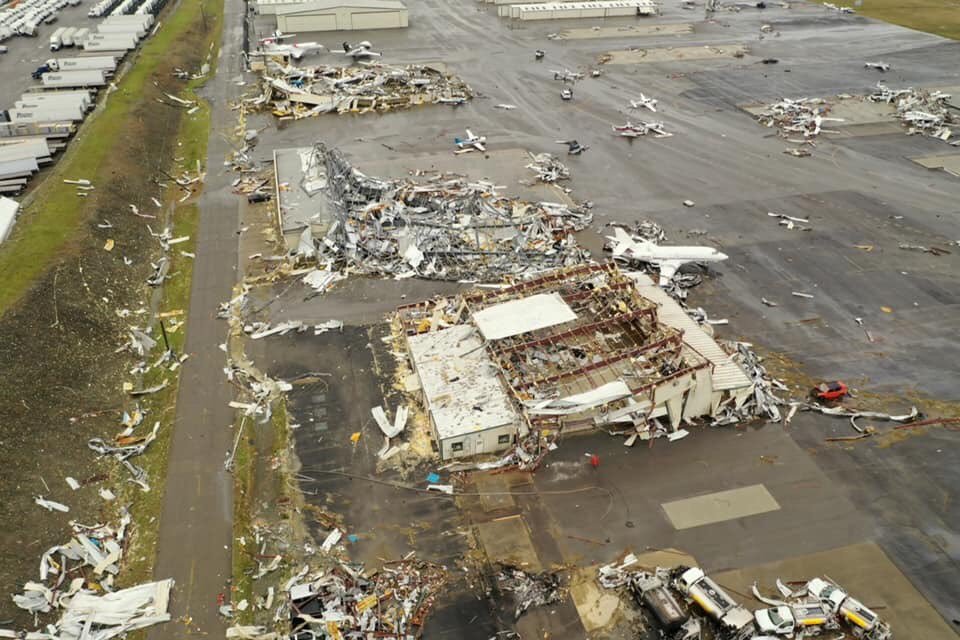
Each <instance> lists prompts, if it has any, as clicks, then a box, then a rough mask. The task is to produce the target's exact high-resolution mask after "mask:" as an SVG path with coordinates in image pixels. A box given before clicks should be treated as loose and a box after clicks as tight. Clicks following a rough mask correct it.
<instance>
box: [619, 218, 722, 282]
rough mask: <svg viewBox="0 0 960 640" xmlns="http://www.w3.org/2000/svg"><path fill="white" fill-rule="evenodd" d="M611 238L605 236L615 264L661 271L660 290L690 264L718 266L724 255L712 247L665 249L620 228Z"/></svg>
mask: <svg viewBox="0 0 960 640" xmlns="http://www.w3.org/2000/svg"><path fill="white" fill-rule="evenodd" d="M613 232H614V235H612V236H607V239H608V240H609V241H610V252H611V253H612V254H613V258H614V260H619V261H623V262H646V263H649V264H652V265H653V266H655V267H657V268H658V269H660V286H661V287H662V286H665V285H667V284H669V283H670V280H672V279H673V276H674V274H675V273H676V272H677V270H678V269H679V268H680V267H682V266H683V265H685V264H687V263H689V262H721V261H723V260H726V259H727V254H725V253H721V252H720V251H717V250H716V249H714V248H712V247H665V246H662V245H659V244H655V243H653V242H650V241H649V240H644V239H643V238H640V237H638V236H632V235H630V234H629V233H627V232H626V231H625V230H624V229H623V228H621V227H615V228H614V230H613Z"/></svg>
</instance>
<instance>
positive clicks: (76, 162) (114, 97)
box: [0, 0, 222, 314]
mask: <svg viewBox="0 0 960 640" xmlns="http://www.w3.org/2000/svg"><path fill="white" fill-rule="evenodd" d="M201 10H203V12H204V13H205V14H206V16H207V20H216V21H218V23H217V24H216V27H217V28H215V29H214V30H213V31H212V33H213V34H219V21H220V20H222V17H221V14H222V0H202V1H197V0H186V1H184V2H181V3H180V5H179V6H178V7H177V8H176V10H175V11H173V12H172V13H170V14H168V15H167V16H166V18H165V19H164V21H163V24H162V26H161V27H160V29H159V31H158V32H157V33H156V34H155V35H154V36H153V37H151V38H150V39H148V40H147V41H146V43H145V44H144V46H143V48H142V49H141V51H140V53H139V55H138V57H137V59H136V61H135V63H134V65H133V67H132V68H131V69H130V70H129V71H128V72H127V73H126V74H125V75H124V76H123V78H122V79H121V80H120V82H119V85H118V86H119V88H118V90H117V91H114V92H113V93H111V94H110V95H109V96H108V97H107V101H106V106H105V107H104V108H103V109H102V111H98V112H97V113H96V115H95V116H94V117H93V118H92V119H91V120H90V121H88V122H87V123H85V125H84V126H83V127H82V128H81V131H80V133H79V135H78V136H77V137H76V138H75V139H74V140H73V141H72V142H71V143H70V145H69V147H68V150H67V152H66V154H65V156H64V157H63V158H61V159H60V161H59V162H58V163H57V165H56V166H55V167H54V168H53V169H52V171H51V172H50V174H49V175H48V176H47V179H46V180H45V181H44V183H43V184H42V185H40V186H39V187H38V188H37V190H36V191H35V192H34V194H33V199H32V201H31V202H30V203H29V204H28V205H27V206H26V207H25V209H24V210H23V211H22V212H21V215H20V220H19V222H18V223H17V226H16V227H15V229H14V232H13V234H12V235H11V237H10V238H8V239H7V241H6V242H5V243H4V244H3V245H2V246H0V281H2V282H3V287H0V314H2V313H4V312H5V311H6V310H7V309H9V308H10V307H11V306H12V305H14V304H16V302H17V300H19V299H20V298H21V297H22V296H23V294H24V293H25V292H26V291H27V290H28V289H29V287H30V286H31V284H32V283H33V282H34V280H35V279H36V278H37V277H38V276H39V275H40V274H42V273H43V272H44V270H45V269H47V268H48V267H49V266H50V264H51V263H52V261H53V260H54V259H56V258H58V257H60V256H61V254H62V253H63V252H64V251H65V250H66V249H67V247H68V246H69V243H70V241H71V239H72V238H73V237H74V236H75V235H77V233H78V231H79V230H80V228H81V224H82V222H83V220H84V219H85V217H86V215H87V211H86V206H85V202H84V201H83V200H81V199H80V198H78V197H77V195H76V188H75V187H74V186H73V185H69V184H64V183H63V180H64V179H65V178H86V179H88V180H90V181H91V182H92V183H93V185H94V186H96V185H97V184H98V182H100V183H102V182H105V180H106V175H104V174H105V172H106V171H107V167H106V161H107V160H108V158H109V152H110V151H111V150H112V149H113V148H114V147H115V146H116V144H117V142H118V135H119V133H120V132H121V131H122V130H123V127H120V126H117V123H119V122H124V121H126V120H127V119H128V118H131V117H133V110H134V108H135V107H136V106H137V104H138V103H139V101H140V100H141V99H142V98H141V95H142V93H143V91H144V87H146V86H147V83H148V82H149V81H150V79H151V77H152V76H153V75H154V73H155V72H156V69H157V67H158V66H159V65H160V64H161V63H162V62H163V61H164V60H165V59H166V57H167V53H168V51H169V50H170V49H171V48H173V47H176V46H177V42H178V41H179V40H181V39H182V38H183V37H184V34H186V33H187V31H188V30H189V28H190V27H191V25H192V24H194V23H196V22H197V21H199V20H201V15H202V14H201ZM213 59H214V60H215V59H216V56H214V57H213ZM203 142H204V144H205V143H206V136H205V135H204V136H203ZM101 178H102V179H101Z"/></svg>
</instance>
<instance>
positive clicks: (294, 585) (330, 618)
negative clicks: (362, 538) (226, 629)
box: [235, 554, 447, 640]
mask: <svg viewBox="0 0 960 640" xmlns="http://www.w3.org/2000/svg"><path fill="white" fill-rule="evenodd" d="M411 555H412V554H411ZM446 580H447V575H446V572H445V570H444V569H443V568H442V567H440V566H438V565H435V564H431V563H429V562H423V561H418V560H413V559H410V558H409V557H408V558H407V559H404V560H400V561H396V562H389V563H386V564H384V565H383V566H382V567H381V568H380V569H379V570H378V571H374V572H372V573H368V572H365V571H364V570H363V568H362V566H358V565H353V564H348V563H346V562H339V563H338V564H336V565H335V566H334V567H333V568H332V569H329V570H323V571H318V572H315V573H313V574H310V575H307V574H306V573H304V572H302V575H298V576H294V578H292V579H291V580H290V581H289V582H288V583H287V591H288V594H289V597H290V618H291V625H292V628H291V633H290V635H289V637H290V638H294V639H300V638H303V639H306V638H328V639H330V640H334V639H337V640H339V639H340V638H364V637H377V638H395V639H397V640H400V639H404V640H406V639H407V638H414V637H417V636H419V635H420V629H421V628H422V627H423V624H424V622H425V621H426V618H427V615H428V614H429V613H430V610H431V609H432V608H433V605H434V602H435V600H436V598H437V596H438V595H439V594H440V591H441V589H442V587H443V585H444V583H445V582H446ZM235 637H243V636H235Z"/></svg>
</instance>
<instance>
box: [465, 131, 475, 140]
mask: <svg viewBox="0 0 960 640" xmlns="http://www.w3.org/2000/svg"><path fill="white" fill-rule="evenodd" d="M476 137H477V136H475V135H473V131H470V129H467V140H473V139H474V138H476Z"/></svg>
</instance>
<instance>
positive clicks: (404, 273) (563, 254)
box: [314, 144, 592, 281]
mask: <svg viewBox="0 0 960 640" xmlns="http://www.w3.org/2000/svg"><path fill="white" fill-rule="evenodd" d="M314 153H316V154H319V155H320V156H321V157H322V158H323V161H324V162H325V164H326V168H327V175H328V176H329V180H328V185H329V189H330V196H331V198H332V200H333V201H334V203H335V206H334V209H335V219H334V222H333V223H332V225H331V227H330V229H329V231H328V232H327V234H326V237H325V238H324V239H323V240H322V242H321V243H320V247H319V253H320V257H321V258H322V259H334V260H336V261H338V262H339V263H341V264H345V265H347V266H348V267H349V268H350V269H351V270H353V271H356V272H359V273H365V274H380V275H392V276H395V277H411V276H417V277H421V278H428V279H434V280H469V281H477V280H480V281H484V280H492V281H499V280H501V279H503V278H504V277H505V276H508V275H517V274H521V273H524V272H526V271H528V270H545V269H551V268H556V267H562V266H567V265H574V264H579V263H581V262H583V261H584V260H586V258H587V253H586V252H585V251H584V250H583V249H581V248H580V247H579V246H578V245H577V243H576V240H575V239H574V237H573V232H575V231H579V230H581V229H584V228H585V227H586V226H587V225H588V224H589V223H590V221H591V219H592V214H591V213H590V212H589V211H587V210H584V209H579V208H571V207H568V206H566V205H563V204H556V203H547V202H539V203H529V202H523V201H521V200H516V199H513V198H506V197H502V196H499V195H497V194H496V192H495V190H494V186H493V185H492V184H489V183H484V182H467V181H466V180H464V179H463V178H461V177H457V176H451V175H444V174H438V175H435V176H431V177H429V178H428V179H426V180H425V181H423V182H414V181H412V180H409V179H403V180H381V179H377V178H371V177H368V176H366V175H364V174H363V173H361V172H360V171H358V170H356V169H355V168H353V167H352V166H351V165H350V163H349V162H348V161H347V160H346V158H344V157H343V155H342V154H341V153H340V152H339V151H337V150H330V149H327V148H326V147H325V146H324V145H323V144H318V145H316V147H315V148H314Z"/></svg>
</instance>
